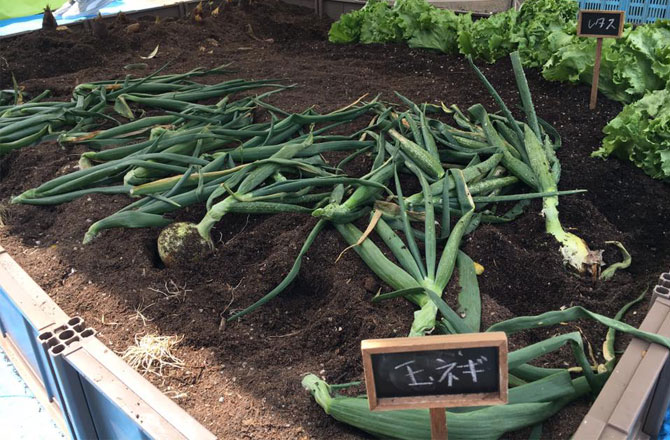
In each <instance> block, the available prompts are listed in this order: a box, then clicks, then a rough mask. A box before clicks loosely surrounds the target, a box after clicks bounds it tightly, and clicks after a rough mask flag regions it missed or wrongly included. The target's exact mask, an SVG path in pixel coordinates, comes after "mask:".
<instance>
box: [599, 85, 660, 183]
mask: <svg viewBox="0 0 670 440" xmlns="http://www.w3.org/2000/svg"><path fill="white" fill-rule="evenodd" d="M603 132H604V133H605V135H606V136H605V138H604V139H603V145H602V147H601V148H600V149H598V150H597V151H595V152H594V153H593V154H592V155H593V156H594V157H602V158H605V157H608V156H610V155H614V156H616V157H619V158H621V159H628V160H630V161H631V162H633V163H634V164H635V165H636V166H638V167H640V168H642V169H643V170H644V172H645V173H647V174H648V175H650V176H651V177H653V178H655V179H662V180H670V90H668V89H664V90H657V91H653V92H650V93H648V94H647V95H645V96H644V97H643V98H642V99H640V100H639V101H636V102H634V103H632V104H628V105H626V106H625V107H624V109H623V111H622V112H621V113H619V115H618V116H617V117H616V118H614V119H613V120H612V121H610V122H609V124H607V126H605V128H604V129H603Z"/></svg>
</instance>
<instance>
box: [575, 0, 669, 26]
mask: <svg viewBox="0 0 670 440" xmlns="http://www.w3.org/2000/svg"><path fill="white" fill-rule="evenodd" d="M578 1H579V9H604V10H607V11H625V12H626V21H627V22H630V23H653V22H654V21H656V20H658V19H670V0H578Z"/></svg>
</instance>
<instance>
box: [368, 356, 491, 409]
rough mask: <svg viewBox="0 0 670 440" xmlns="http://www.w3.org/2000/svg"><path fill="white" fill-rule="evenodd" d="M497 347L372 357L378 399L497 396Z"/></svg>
mask: <svg viewBox="0 0 670 440" xmlns="http://www.w3.org/2000/svg"><path fill="white" fill-rule="evenodd" d="M498 358H499V354H498V347H476V348H461V349H453V350H431V351H416V352H405V353H381V354H375V355H372V371H373V374H374V382H375V390H376V394H377V398H396V397H414V396H437V395H451V394H474V393H497V392H499V390H500V380H499V374H500V371H499V368H498Z"/></svg>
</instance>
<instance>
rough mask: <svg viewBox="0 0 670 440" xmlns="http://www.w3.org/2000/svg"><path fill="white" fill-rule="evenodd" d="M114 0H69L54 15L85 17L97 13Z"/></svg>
mask: <svg viewBox="0 0 670 440" xmlns="http://www.w3.org/2000/svg"><path fill="white" fill-rule="evenodd" d="M113 1H114V0H69V1H68V2H67V3H65V4H64V5H63V6H62V7H60V8H59V9H58V10H57V11H56V12H55V13H54V15H55V16H57V17H63V18H72V17H86V16H90V15H97V14H98V11H100V10H101V9H102V8H104V7H105V6H107V5H109V4H110V3H112V2H113Z"/></svg>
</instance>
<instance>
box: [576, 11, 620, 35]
mask: <svg viewBox="0 0 670 440" xmlns="http://www.w3.org/2000/svg"><path fill="white" fill-rule="evenodd" d="M623 24H624V11H600V10H593V9H589V10H582V11H579V18H578V21H577V35H579V36H580V37H597V38H619V37H620V36H621V34H622V33H623Z"/></svg>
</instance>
